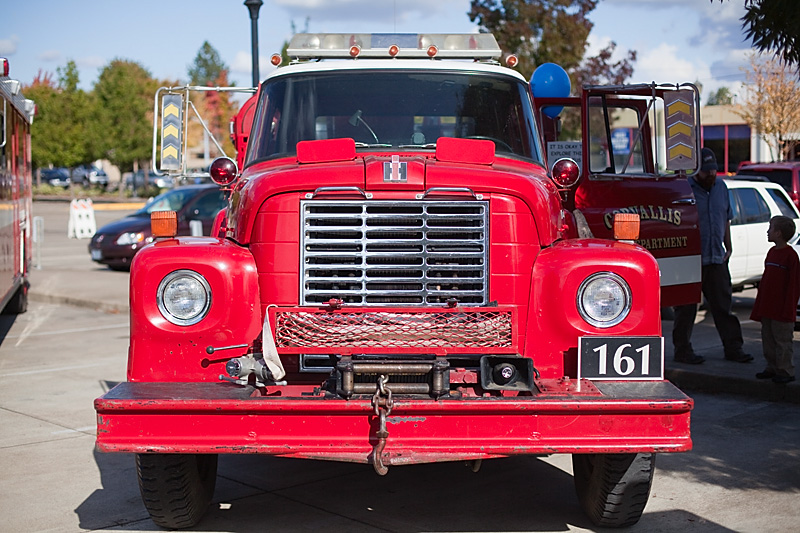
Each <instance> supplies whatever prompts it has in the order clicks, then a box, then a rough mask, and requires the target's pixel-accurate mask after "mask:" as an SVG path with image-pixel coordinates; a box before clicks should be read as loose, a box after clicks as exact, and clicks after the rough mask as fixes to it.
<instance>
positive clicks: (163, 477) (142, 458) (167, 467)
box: [136, 453, 217, 529]
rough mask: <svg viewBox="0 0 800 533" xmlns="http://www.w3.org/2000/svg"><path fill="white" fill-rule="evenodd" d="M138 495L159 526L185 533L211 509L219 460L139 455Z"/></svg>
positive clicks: (188, 455)
mask: <svg viewBox="0 0 800 533" xmlns="http://www.w3.org/2000/svg"><path fill="white" fill-rule="evenodd" d="M136 474H137V475H138V477H139V491H140V492H141V494H142V502H143V503H144V506H145V508H147V512H148V513H150V518H152V519H153V522H155V523H156V525H158V526H161V527H164V528H169V529H182V528H187V527H192V526H194V525H196V524H197V523H198V522H199V521H200V519H201V518H202V517H203V515H204V514H205V512H206V510H207V509H208V505H209V504H210V503H211V497H212V496H213V495H214V486H215V484H216V481H217V456H216V455H206V454H160V453H154V454H151V453H140V454H136Z"/></svg>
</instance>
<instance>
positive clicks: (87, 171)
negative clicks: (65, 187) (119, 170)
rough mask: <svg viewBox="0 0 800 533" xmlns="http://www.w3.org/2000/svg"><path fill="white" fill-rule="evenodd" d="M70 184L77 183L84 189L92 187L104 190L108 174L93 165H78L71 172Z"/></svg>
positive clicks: (106, 185)
mask: <svg viewBox="0 0 800 533" xmlns="http://www.w3.org/2000/svg"><path fill="white" fill-rule="evenodd" d="M72 182H73V183H79V184H81V185H83V186H84V187H90V186H92V185H94V186H98V187H102V188H106V187H108V174H106V173H105V171H104V170H103V169H102V168H98V167H96V166H94V165H80V166H78V167H75V168H74V169H73V170H72Z"/></svg>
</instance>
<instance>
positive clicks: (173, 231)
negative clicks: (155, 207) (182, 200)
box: [150, 211, 178, 238]
mask: <svg viewBox="0 0 800 533" xmlns="http://www.w3.org/2000/svg"><path fill="white" fill-rule="evenodd" d="M150 233H152V234H153V237H155V238H159V237H167V238H170V237H174V236H175V235H177V234H178V214H177V213H176V212H175V211H153V212H152V213H150Z"/></svg>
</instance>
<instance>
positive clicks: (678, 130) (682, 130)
mask: <svg viewBox="0 0 800 533" xmlns="http://www.w3.org/2000/svg"><path fill="white" fill-rule="evenodd" d="M675 135H687V136H689V137H691V135H692V128H691V126H689V125H688V124H686V123H685V122H676V123H675V124H672V125H671V126H670V127H669V128H668V129H667V136H668V137H674V136H675Z"/></svg>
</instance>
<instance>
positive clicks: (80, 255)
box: [29, 201, 800, 403]
mask: <svg viewBox="0 0 800 533" xmlns="http://www.w3.org/2000/svg"><path fill="white" fill-rule="evenodd" d="M140 206H141V204H132V203H127V204H123V203H100V202H95V204H94V215H95V220H96V225H97V227H98V228H99V227H100V226H102V225H103V224H106V223H108V222H111V221H113V220H116V219H118V218H121V217H123V216H125V215H127V214H129V213H131V212H133V211H134V210H136V209H138V207H140ZM33 216H34V217H42V219H43V220H44V232H43V238H42V239H40V242H38V243H35V244H34V254H33V255H34V264H38V266H39V268H34V269H33V271H32V272H31V276H30V280H31V288H30V293H29V294H30V299H31V300H32V301H39V302H49V303H58V304H68V305H75V306H80V307H85V308H90V309H96V310H100V311H104V312H107V313H127V312H128V289H129V275H128V273H126V272H115V271H112V270H109V269H108V268H106V267H104V266H102V265H99V264H98V263H94V262H93V261H92V260H91V259H90V257H89V251H88V243H89V240H88V239H74V238H73V239H71V238H69V237H68V235H67V228H68V222H69V217H70V208H69V203H68V202H49V201H36V202H34V204H33ZM755 296H756V292H755V290H748V291H744V292H741V293H736V294H734V301H733V308H734V312H736V314H737V315H738V316H739V318H740V320H741V322H742V332H743V335H744V340H745V346H744V349H745V352H747V353H750V354H751V355H752V356H753V357H754V361H753V362H752V363H735V362H731V361H726V360H725V359H724V358H723V350H722V343H721V341H720V339H719V336H718V335H717V333H716V331H715V329H714V325H713V320H712V319H711V317H710V316H706V313H705V311H703V310H702V309H701V310H700V311H699V312H698V316H697V321H696V324H695V330H694V336H693V339H692V343H693V345H694V349H695V352H696V353H698V354H700V355H702V356H703V357H705V359H706V361H705V363H703V364H700V365H689V364H684V363H676V362H674V361H673V360H672V342H671V341H670V338H671V337H670V335H671V332H672V322H671V321H670V320H664V321H662V330H663V335H664V337H665V342H664V349H665V375H666V377H667V379H669V380H670V381H672V382H673V383H675V384H676V385H677V386H678V387H680V388H681V389H682V390H684V391H686V392H689V393H691V392H692V391H701V392H711V393H730V394H741V395H747V396H751V397H753V398H757V399H760V400H770V401H786V402H791V403H800V382H798V381H795V382H793V383H789V384H786V385H776V384H775V383H772V381H771V380H758V379H756V378H755V374H756V372H759V371H761V370H763V368H764V358H763V353H762V347H761V333H760V331H761V330H760V324H759V323H757V322H753V321H751V320H749V318H748V317H749V315H750V309H751V308H752V306H753V301H754V299H755ZM794 352H795V365H797V366H798V367H800V356H798V353H800V332H795V334H794Z"/></svg>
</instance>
